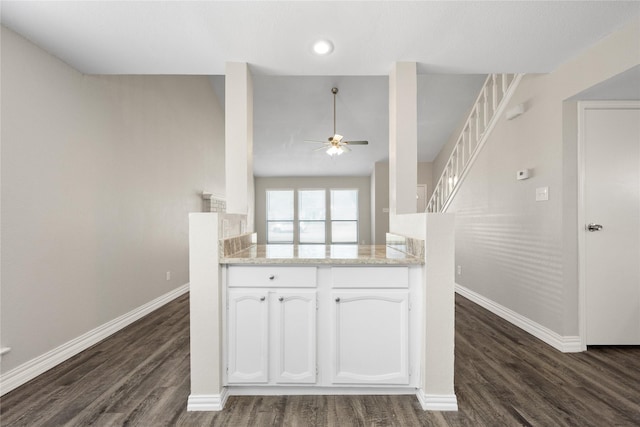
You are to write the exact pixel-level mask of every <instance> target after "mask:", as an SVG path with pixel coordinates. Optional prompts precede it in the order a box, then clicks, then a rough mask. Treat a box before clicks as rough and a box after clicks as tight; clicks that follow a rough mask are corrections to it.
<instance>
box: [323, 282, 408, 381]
mask: <svg viewBox="0 0 640 427" xmlns="http://www.w3.org/2000/svg"><path fill="white" fill-rule="evenodd" d="M332 299H333V302H332V304H333V306H334V308H333V313H332V319H333V324H332V329H333V337H332V339H331V342H332V346H333V348H332V354H333V369H332V381H333V382H334V383H341V384H345V383H346V384H408V383H409V353H408V349H409V335H408V333H409V331H408V329H409V310H408V304H409V293H408V292H407V291H384V290H380V291H375V292H372V291H334V292H333V293H332Z"/></svg>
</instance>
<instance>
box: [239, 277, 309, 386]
mask: <svg viewBox="0 0 640 427" xmlns="http://www.w3.org/2000/svg"><path fill="white" fill-rule="evenodd" d="M228 276H229V277H228V283H229V290H228V295H227V298H228V301H229V304H228V323H227V330H228V333H227V340H228V352H227V358H228V361H227V364H228V373H227V381H228V383H229V384H314V383H315V382H316V290H315V289H295V285H296V284H297V287H298V288H304V287H314V288H315V285H316V282H315V268H286V267H277V268H265V267H253V268H252V267H249V268H246V267H237V268H235V267H231V268H229V275H228ZM275 285H278V286H280V285H281V286H283V289H280V288H276V287H272V286H275Z"/></svg>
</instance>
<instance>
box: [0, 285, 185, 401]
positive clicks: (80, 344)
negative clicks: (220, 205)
mask: <svg viewBox="0 0 640 427" xmlns="http://www.w3.org/2000/svg"><path fill="white" fill-rule="evenodd" d="M188 291H189V284H188V283H187V284H186V285H182V286H180V287H179V288H176V289H174V290H172V291H170V292H167V293H166V294H164V295H161V296H159V297H158V298H156V299H154V300H153V301H150V302H148V303H146V304H144V305H141V306H140V307H138V308H135V309H133V310H132V311H130V312H128V313H125V314H123V315H122V316H120V317H117V318H115V319H113V320H111V321H110V322H107V323H105V324H103V325H101V326H98V327H97V328H95V329H92V330H91V331H89V332H87V333H85V334H83V335H80V336H79V337H77V338H74V339H72V340H71V341H68V342H66V343H64V344H62V345H61V346H59V347H56V348H54V349H53V350H51V351H48V352H46V353H44V354H42V355H40V356H38V357H36V358H34V359H31V360H29V361H28V362H26V363H23V364H22V365H20V366H18V367H16V368H14V369H12V370H10V371H8V372H7V373H5V374H2V375H1V376H0V396H2V395H4V394H6V393H8V392H10V391H11V390H13V389H15V388H17V387H19V386H21V385H22V384H25V383H26V382H27V381H30V380H32V379H34V378H35V377H37V376H38V375H40V374H42V373H44V372H46V371H48V370H49V369H51V368H53V367H54V366H56V365H58V364H60V363H62V362H64V361H65V360H68V359H69V358H71V357H73V356H75V355H76V354H78V353H80V352H81V351H83V350H86V349H87V348H89V347H91V346H92V345H94V344H97V343H98V342H100V341H102V340H103V339H105V338H107V337H109V336H110V335H112V334H114V333H116V332H118V331H119V330H121V329H123V328H124V327H126V326H128V325H130V324H131V323H133V322H135V321H136V320H138V319H140V318H142V317H144V316H146V315H147V314H149V313H151V312H152V311H154V310H156V309H158V308H160V307H162V306H163V305H165V304H166V303H168V302H170V301H173V300H174V299H176V298H178V297H179V296H181V295H183V294H185V293H187V292H188Z"/></svg>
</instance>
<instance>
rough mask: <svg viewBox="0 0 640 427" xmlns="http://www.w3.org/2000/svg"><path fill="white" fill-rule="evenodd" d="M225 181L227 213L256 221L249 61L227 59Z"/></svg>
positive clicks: (250, 222) (251, 221) (251, 90)
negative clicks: (245, 216)
mask: <svg viewBox="0 0 640 427" xmlns="http://www.w3.org/2000/svg"><path fill="white" fill-rule="evenodd" d="M225 185H226V198H227V213H237V214H248V215H249V218H248V221H247V224H248V227H249V228H250V230H247V231H251V230H252V229H253V228H252V225H251V224H253V204H254V201H253V194H254V188H253V83H252V80H251V72H250V71H249V66H248V64H247V63H246V62H227V64H226V76H225Z"/></svg>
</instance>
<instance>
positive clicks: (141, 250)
mask: <svg viewBox="0 0 640 427" xmlns="http://www.w3.org/2000/svg"><path fill="white" fill-rule="evenodd" d="M1 39H2V46H1V47H2V49H1V54H2V63H1V67H2V68H1V74H2V76H1V78H2V81H1V83H2V100H1V102H2V104H1V108H2V134H1V136H2V164H1V166H2V261H1V262H2V265H1V268H2V301H1V304H2V306H1V313H2V314H1V328H2V329H1V334H2V335H1V336H2V343H1V344H2V346H7V347H11V348H12V351H11V352H10V353H8V354H6V355H4V356H2V372H3V373H4V372H7V371H9V370H11V369H12V368H15V367H16V366H19V365H21V364H23V363H25V362H27V361H29V360H31V359H33V358H34V357H37V356H39V355H42V354H43V353H45V352H47V351H49V350H52V349H53V348H55V347H57V346H59V345H61V344H63V343H66V342H68V341H69V340H71V339H74V338H76V337H78V336H80V335H82V334H84V333H86V332H88V331H90V330H92V329H94V328H96V327H98V326H101V325H103V324H104V323H106V322H108V321H110V320H112V319H115V318H117V317H118V316H121V315H123V314H125V313H127V312H129V311H131V310H133V309H135V308H137V307H139V306H141V305H143V304H145V303H147V302H149V301H151V300H153V299H155V298H157V297H159V296H160V295H163V294H165V293H167V292H169V291H171V290H173V289H176V288H178V287H180V286H182V285H184V284H186V283H188V281H189V277H188V216H187V215H188V213H189V212H196V211H200V210H201V209H202V200H201V198H200V196H199V193H200V192H201V191H203V190H206V191H209V192H213V193H217V194H224V120H223V111H222V108H221V107H220V104H219V103H218V100H217V98H216V96H215V95H214V92H213V90H212V89H211V85H210V82H209V80H208V79H207V78H206V77H197V76H186V77H173V76H90V75H83V74H81V73H79V72H77V71H76V70H74V69H72V68H71V67H69V66H68V65H66V64H64V63H63V62H61V61H60V60H58V59H56V58H55V57H53V56H51V55H49V54H48V53H46V52H45V51H43V50H41V49H40V48H38V47H36V46H35V45H33V44H31V43H30V42H28V41H26V40H25V39H23V38H22V37H20V36H18V35H16V34H15V33H13V32H11V31H10V30H7V29H5V28H2V38H1ZM167 271H171V280H169V281H167V280H166V279H165V273H166V272H167Z"/></svg>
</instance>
